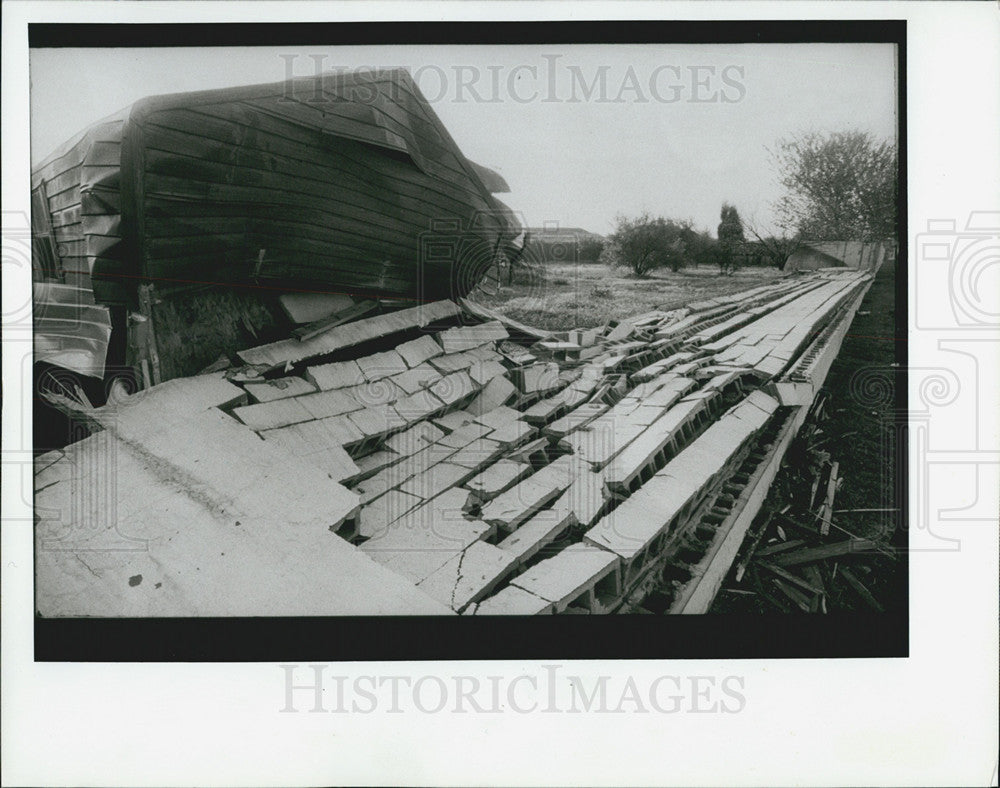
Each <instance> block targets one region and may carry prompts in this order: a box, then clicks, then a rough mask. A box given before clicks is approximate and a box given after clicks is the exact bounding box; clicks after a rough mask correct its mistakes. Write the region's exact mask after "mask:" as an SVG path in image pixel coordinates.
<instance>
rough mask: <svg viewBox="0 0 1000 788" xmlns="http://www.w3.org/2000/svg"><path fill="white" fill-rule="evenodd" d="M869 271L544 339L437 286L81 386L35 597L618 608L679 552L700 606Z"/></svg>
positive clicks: (72, 611) (87, 611) (687, 604)
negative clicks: (76, 424) (136, 387)
mask: <svg viewBox="0 0 1000 788" xmlns="http://www.w3.org/2000/svg"><path fill="white" fill-rule="evenodd" d="M871 280H872V275H871V274H870V273H868V272H858V271H842V270H833V269H830V270H827V271H820V272H816V273H811V274H806V275H798V276H794V277H788V278H784V279H782V280H780V281H779V282H778V283H776V284H770V285H766V286H761V287H757V288H754V289H752V290H748V291H745V292H742V293H738V294H735V295H731V296H725V297H720V298H716V299H712V300H711V301H706V302H703V303H694V304H690V305H689V306H688V307H685V308H683V309H680V310H676V311H672V312H668V313H664V312H653V313H650V314H646V315H642V316H637V317H632V318H629V319H626V320H622V321H620V322H615V323H613V324H609V325H606V326H599V327H595V328H592V329H586V330H575V331H571V332H566V333H564V334H561V335H553V336H549V337H547V338H544V339H538V338H536V337H535V336H532V335H531V333H530V331H529V330H528V329H527V328H526V327H523V326H520V325H518V324H516V323H512V322H511V321H506V320H503V319H501V318H499V316H491V315H489V314H488V313H485V312H484V310H482V309H481V308H480V307H478V306H476V305H475V304H473V303H472V302H470V301H467V300H464V299H462V300H459V301H457V302H456V301H451V300H442V301H436V302H431V303H428V304H421V305H418V306H415V307H411V308H409V309H404V310H398V311H394V312H389V313H385V314H378V315H373V316H370V317H365V318H361V319H358V320H353V321H351V322H346V323H342V324H340V325H336V326H334V327H332V328H330V329H329V330H326V331H323V332H322V333H319V334H317V335H315V336H312V337H311V338H308V339H302V338H299V337H297V336H291V337H288V338H285V339H283V340H278V341H275V342H271V343H266V344H264V345H259V346H255V347H251V348H247V349H244V350H242V351H241V352H240V353H239V359H238V363H234V364H233V365H232V366H231V367H230V368H229V369H225V370H219V371H215V372H209V373H206V374H202V375H196V376H189V377H183V378H177V379H174V380H171V381H168V382H166V383H163V384H160V385H157V386H153V387H152V388H150V389H148V390H145V391H142V392H139V393H138V394H136V395H134V396H131V397H128V398H126V399H124V400H123V401H121V402H112V403H110V404H109V405H107V406H105V407H103V408H96V409H91V410H89V411H87V412H85V413H82V414H80V418H82V419H85V420H86V421H87V422H88V423H89V424H90V425H91V429H92V434H91V435H90V436H89V437H87V438H85V439H84V440H81V441H78V442H76V443H74V444H71V445H70V446H68V447H66V448H65V449H63V450H59V451H54V452H48V453H46V454H44V455H42V456H39V457H38V458H37V460H36V475H35V506H36V518H37V526H36V556H37V557H36V592H37V606H38V611H39V613H40V614H42V615H43V616H188V615H212V616H227V615H236V616H259V615H347V614H351V615H364V614H369V615H375V614H422V615H429V614H455V613H462V614H476V615H500V614H514V615H533V614H552V613H580V612H582V613H611V612H630V611H631V610H636V609H639V608H640V607H641V602H642V600H643V598H644V596H645V595H646V593H647V592H648V591H649V590H650V589H651V588H652V587H653V586H654V585H662V582H663V581H664V579H665V580H666V581H667V587H668V589H669V591H670V598H671V602H670V606H669V611H668V612H673V613H696V612H704V611H706V610H707V609H708V607H709V605H710V604H711V602H712V599H713V598H714V596H715V594H716V592H717V591H718V589H719V586H720V585H721V583H722V579H723V577H724V576H725V574H726V572H727V571H728V569H729V567H730V565H731V564H732V562H733V560H734V557H735V556H736V553H737V550H738V549H739V547H740V544H741V542H742V541H743V537H744V536H745V534H746V531H747V528H748V527H749V525H750V522H751V521H752V520H753V518H754V516H755V514H756V513H757V511H758V510H759V508H760V506H761V503H762V501H763V499H764V496H765V495H766V493H767V490H768V488H769V486H770V483H771V481H772V479H773V478H774V476H775V474H776V472H777V470H778V468H779V466H780V464H781V461H782V457H783V456H784V453H785V450H786V449H787V447H788V445H789V443H790V441H791V440H792V438H793V436H794V435H795V433H796V431H797V430H798V428H799V427H800V426H801V424H802V421H803V420H804V418H805V415H806V413H807V411H808V409H809V406H810V404H811V403H812V400H813V398H814V396H815V394H816V392H817V391H818V389H819V387H820V386H821V385H822V383H823V380H824V379H825V377H826V373H827V371H828V370H829V367H830V365H831V363H832V361H833V359H834V358H835V357H836V355H837V353H838V351H839V348H840V344H841V342H842V340H843V337H844V335H845V333H846V331H847V329H848V327H849V325H850V323H851V320H852V319H853V316H854V313H855V311H856V310H857V308H858V306H859V304H860V302H861V299H862V298H863V297H864V295H865V293H866V291H867V289H868V287H869V286H870V284H871ZM491 317H492V318H493V319H490V318H491Z"/></svg>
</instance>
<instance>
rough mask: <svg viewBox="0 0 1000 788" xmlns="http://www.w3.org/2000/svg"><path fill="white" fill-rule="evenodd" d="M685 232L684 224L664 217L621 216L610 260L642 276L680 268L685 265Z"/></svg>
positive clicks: (610, 246) (608, 249) (610, 242)
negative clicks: (655, 271) (666, 269)
mask: <svg viewBox="0 0 1000 788" xmlns="http://www.w3.org/2000/svg"><path fill="white" fill-rule="evenodd" d="M684 232H685V226H684V225H683V224H680V223H678V222H674V221H670V220H668V219H664V218H663V217H662V216H658V217H656V218H653V217H652V216H650V215H649V214H648V213H644V214H643V215H642V216H639V217H637V218H635V219H629V218H627V217H624V216H619V217H618V219H617V227H616V228H615V231H614V232H613V233H612V234H611V235H609V236H608V243H607V246H606V249H605V251H606V253H607V254H606V259H609V260H610V261H611V262H613V263H614V264H615V265H620V266H624V267H626V268H629V269H631V271H632V273H633V274H634V275H635V276H637V277H640V278H642V277H646V276H649V274H650V272H652V271H654V270H655V269H657V268H663V267H667V268H669V269H670V270H671V271H679V270H680V269H681V268H682V267H683V265H684Z"/></svg>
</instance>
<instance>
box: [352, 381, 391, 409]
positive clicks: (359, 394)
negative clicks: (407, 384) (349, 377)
mask: <svg viewBox="0 0 1000 788" xmlns="http://www.w3.org/2000/svg"><path fill="white" fill-rule="evenodd" d="M337 391H341V392H343V393H344V394H348V395H350V396H351V397H353V398H354V399H355V401H356V402H357V403H358V404H359V405H361V406H362V407H365V408H379V407H382V406H383V405H391V404H392V403H393V402H395V401H396V400H398V399H399V398H400V397H402V396H404V395H403V390H402V389H400V388H399V387H398V386H397V385H396V384H395V383H393V382H392V379H391V378H384V379H383V380H373V381H371V382H368V383H360V384H358V385H357V386H349V387H348V388H345V389H337Z"/></svg>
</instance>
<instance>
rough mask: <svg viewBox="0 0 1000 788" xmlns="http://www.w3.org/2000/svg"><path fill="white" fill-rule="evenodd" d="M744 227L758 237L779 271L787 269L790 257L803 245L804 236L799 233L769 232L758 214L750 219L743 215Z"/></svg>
mask: <svg viewBox="0 0 1000 788" xmlns="http://www.w3.org/2000/svg"><path fill="white" fill-rule="evenodd" d="M743 229H744V230H746V231H747V232H748V233H749V234H750V235H751V236H752V237H753V238H754V239H756V241H757V243H758V244H760V246H761V247H762V248H763V249H764V252H765V253H766V254H767V256H768V257H769V258H770V259H771V261H772V262H773V263H774V265H775V267H776V268H777V269H778V270H779V271H783V270H784V269H785V263H787V262H788V258H789V257H791V256H792V255H793V254H795V252H796V251H797V250H798V249H799V247H800V246H802V237H801V236H800V235H799V234H798V233H795V234H794V235H788V234H787V233H784V232H783V233H782V234H781V235H774V234H771V233H767V232H766V231H764V230H763V228H762V226H761V223H760V222H759V221H758V220H757V218H756V216H751V217H750V218H749V219H748V218H746V217H743Z"/></svg>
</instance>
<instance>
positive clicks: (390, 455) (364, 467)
mask: <svg viewBox="0 0 1000 788" xmlns="http://www.w3.org/2000/svg"><path fill="white" fill-rule="evenodd" d="M402 459H403V455H401V454H397V453H396V452H394V451H391V450H388V449H384V450H381V451H375V452H372V453H371V454H366V455H365V456H364V457H358V458H357V459H355V460H354V464H355V465H356V466H357V467H358V476H357V479H356V481H358V480H360V479H364V478H367V477H369V476H372V475H374V474H376V473H378V472H379V471H381V470H382V469H383V468H388V467H389V466H390V465H395V464H396V463H397V462H399V461H400V460H402Z"/></svg>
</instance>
